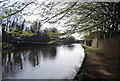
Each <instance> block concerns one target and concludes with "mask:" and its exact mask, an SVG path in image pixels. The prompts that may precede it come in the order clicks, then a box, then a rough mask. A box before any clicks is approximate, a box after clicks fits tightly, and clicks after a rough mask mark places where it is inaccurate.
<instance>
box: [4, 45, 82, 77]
mask: <svg viewBox="0 0 120 81" xmlns="http://www.w3.org/2000/svg"><path fill="white" fill-rule="evenodd" d="M83 59H84V49H83V47H82V46H81V45H80V44H73V46H67V45H62V46H44V47H37V48H30V49H23V50H19V51H14V52H5V53H3V55H2V78H3V79H73V78H74V76H75V75H76V73H77V71H78V69H79V68H80V67H81V64H82V61H83Z"/></svg>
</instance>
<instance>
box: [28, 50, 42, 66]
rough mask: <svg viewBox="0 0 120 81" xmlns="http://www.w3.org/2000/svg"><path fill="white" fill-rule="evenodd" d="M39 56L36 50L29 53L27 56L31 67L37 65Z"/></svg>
mask: <svg viewBox="0 0 120 81" xmlns="http://www.w3.org/2000/svg"><path fill="white" fill-rule="evenodd" d="M39 59H40V54H38V50H36V49H34V50H31V51H30V54H29V61H30V62H31V64H32V66H34V67H35V66H37V65H39V61H40V60H39Z"/></svg>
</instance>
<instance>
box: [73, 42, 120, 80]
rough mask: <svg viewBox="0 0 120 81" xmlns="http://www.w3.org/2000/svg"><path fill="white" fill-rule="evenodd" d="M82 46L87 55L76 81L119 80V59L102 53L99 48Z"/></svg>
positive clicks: (75, 78)
mask: <svg viewBox="0 0 120 81" xmlns="http://www.w3.org/2000/svg"><path fill="white" fill-rule="evenodd" d="M82 46H83V48H84V49H85V53H86V54H85V58H84V60H83V63H82V66H81V68H80V69H79V71H78V72H77V74H76V76H75V77H74V80H75V81H79V80H80V81H116V80H118V79H119V72H120V71H119V68H120V67H119V64H118V63H119V60H118V59H117V60H116V58H112V55H110V54H105V53H103V52H101V50H100V49H98V48H93V47H90V46H86V45H84V44H82ZM111 58H112V59H111ZM109 66H111V67H109ZM111 70H112V71H111Z"/></svg>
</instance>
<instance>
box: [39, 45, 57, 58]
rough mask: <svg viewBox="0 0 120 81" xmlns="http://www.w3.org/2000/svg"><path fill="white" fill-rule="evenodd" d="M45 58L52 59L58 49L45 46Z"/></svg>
mask: <svg viewBox="0 0 120 81" xmlns="http://www.w3.org/2000/svg"><path fill="white" fill-rule="evenodd" d="M41 52H42V56H43V60H47V59H48V60H52V59H54V58H55V57H56V53H57V50H56V48H55V47H49V48H43V49H42V51H41Z"/></svg>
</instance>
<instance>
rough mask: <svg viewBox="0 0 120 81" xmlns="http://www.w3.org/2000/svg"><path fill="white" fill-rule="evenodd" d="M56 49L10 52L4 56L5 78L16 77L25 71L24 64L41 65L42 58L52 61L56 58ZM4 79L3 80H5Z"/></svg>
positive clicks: (46, 48) (45, 48)
mask: <svg viewBox="0 0 120 81" xmlns="http://www.w3.org/2000/svg"><path fill="white" fill-rule="evenodd" d="M56 52H57V51H56V48H55V47H44V48H39V49H33V50H30V49H29V51H22V52H21V51H20V52H18V51H17V52H13V53H11V52H8V53H6V54H3V55H2V64H3V66H2V67H3V70H2V71H3V76H4V77H6V76H14V75H15V74H17V73H19V72H20V71H22V70H23V69H24V67H25V66H24V64H25V62H26V61H27V60H28V61H29V63H31V65H32V66H33V67H35V66H38V65H39V64H40V60H41V58H43V60H52V59H54V58H55V57H56ZM4 77H3V78H4Z"/></svg>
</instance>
